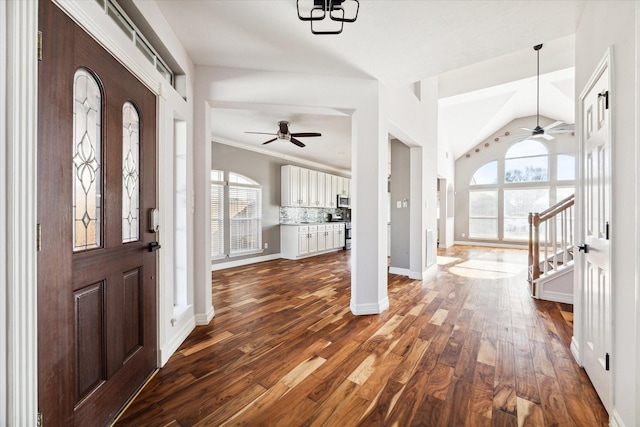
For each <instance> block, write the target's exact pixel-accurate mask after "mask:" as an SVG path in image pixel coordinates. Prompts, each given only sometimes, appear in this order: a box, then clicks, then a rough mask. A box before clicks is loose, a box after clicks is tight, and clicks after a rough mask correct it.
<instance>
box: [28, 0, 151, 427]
mask: <svg viewBox="0 0 640 427" xmlns="http://www.w3.org/2000/svg"><path fill="white" fill-rule="evenodd" d="M39 7H40V11H39V23H40V30H41V31H42V37H43V54H42V61H40V62H39V70H38V91H39V94H38V97H39V98H38V120H39V125H38V224H39V225H40V229H41V232H40V233H41V249H40V251H39V254H38V375H39V378H38V393H39V403H38V404H39V410H40V412H41V413H42V416H43V421H44V424H45V425H48V426H61V425H65V426H72V425H75V426H94V425H96V426H97V425H104V424H106V423H107V422H108V421H109V420H110V419H111V418H113V417H114V416H115V415H116V414H117V412H118V410H119V409H120V408H121V407H122V406H123V405H124V404H125V403H126V402H127V400H128V399H129V398H130V397H131V396H132V395H133V393H135V391H136V390H137V389H138V388H139V387H140V385H141V384H143V383H144V381H145V379H146V378H147V377H148V376H149V375H150V374H151V373H152V372H153V370H154V368H155V367H156V365H157V357H156V354H157V337H156V280H157V279H156V254H157V252H150V251H149V244H150V243H151V242H153V241H154V240H155V239H156V236H155V233H154V232H152V231H149V228H150V226H149V224H148V220H147V218H148V211H149V210H150V209H151V208H154V207H155V206H156V98H155V96H154V95H153V94H152V93H151V92H150V91H149V90H148V89H147V88H146V87H145V86H144V85H143V84H141V83H140V82H139V81H138V80H137V79H136V78H135V77H134V76H133V75H132V74H131V73H129V72H128V71H127V70H126V69H125V68H124V67H123V66H122V65H121V64H120V63H119V62H118V61H116V60H115V59H114V58H113V57H112V56H111V55H110V54H109V53H107V52H106V51H105V50H104V49H103V48H102V47H100V46H99V45H98V44H97V43H96V42H95V41H94V40H93V39H92V38H91V37H90V36H89V35H88V34H87V33H86V32H84V31H83V30H82V29H81V28H80V27H79V26H77V25H76V24H75V23H74V22H73V21H72V20H71V19H70V18H69V17H67V16H66V15H65V14H64V13H63V12H62V11H61V10H60V9H59V8H58V7H56V6H55V5H53V3H51V2H50V1H48V0H46V1H41V2H40V6H39Z"/></svg>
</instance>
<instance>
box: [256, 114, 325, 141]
mask: <svg viewBox="0 0 640 427" xmlns="http://www.w3.org/2000/svg"><path fill="white" fill-rule="evenodd" d="M245 133H256V134H260V135H277V136H276V137H275V138H273V139H270V140H268V141H265V142H263V143H262V145H265V144H269V143H271V142H273V141H275V140H276V139H286V140H288V141H291V142H292V143H294V144H295V145H297V146H298V147H304V146H305V145H304V144H303V143H302V141H300V140H298V139H296V138H303V137H308V136H322V134H320V133H318V132H297V133H291V132H289V122H286V121H284V120H283V121H279V122H278V133H267V132H245Z"/></svg>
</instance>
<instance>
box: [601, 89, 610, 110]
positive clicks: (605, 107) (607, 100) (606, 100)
mask: <svg viewBox="0 0 640 427" xmlns="http://www.w3.org/2000/svg"><path fill="white" fill-rule="evenodd" d="M603 96H604V109H605V110H608V109H609V91H608V90H607V91H604V92H602V93H599V94H598V98H600V97H603Z"/></svg>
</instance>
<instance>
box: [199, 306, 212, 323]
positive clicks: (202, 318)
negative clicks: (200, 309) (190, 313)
mask: <svg viewBox="0 0 640 427" xmlns="http://www.w3.org/2000/svg"><path fill="white" fill-rule="evenodd" d="M215 315H216V313H215V311H214V309H213V306H211V307H209V309H208V310H207V312H206V313H204V314H202V313H198V314H196V316H195V319H196V326H206V325H208V324H209V322H211V319H213V316H215Z"/></svg>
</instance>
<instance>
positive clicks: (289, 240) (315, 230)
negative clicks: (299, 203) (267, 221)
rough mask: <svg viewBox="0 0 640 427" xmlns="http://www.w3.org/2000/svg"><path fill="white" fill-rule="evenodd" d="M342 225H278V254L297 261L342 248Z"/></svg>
mask: <svg viewBox="0 0 640 427" xmlns="http://www.w3.org/2000/svg"><path fill="white" fill-rule="evenodd" d="M344 243H345V241H344V223H327V224H317V225H315V224H314V225H283V224H281V225H280V254H281V255H282V257H283V258H286V259H298V258H305V257H308V256H313V255H319V254H322V253H326V252H330V251H336V250H339V249H342V248H343V247H344Z"/></svg>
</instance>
